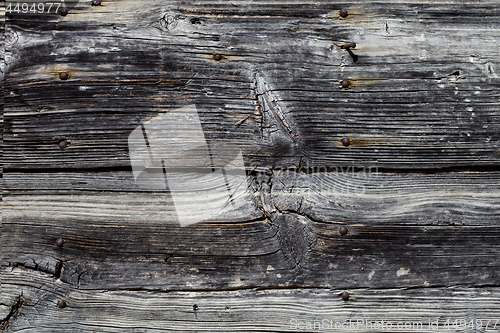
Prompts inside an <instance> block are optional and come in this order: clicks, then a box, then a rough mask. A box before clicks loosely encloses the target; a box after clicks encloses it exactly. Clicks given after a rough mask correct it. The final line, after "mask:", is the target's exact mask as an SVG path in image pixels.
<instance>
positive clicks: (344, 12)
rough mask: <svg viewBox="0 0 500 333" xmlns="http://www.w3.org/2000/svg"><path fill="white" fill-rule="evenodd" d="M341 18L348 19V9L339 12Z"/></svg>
mask: <svg viewBox="0 0 500 333" xmlns="http://www.w3.org/2000/svg"><path fill="white" fill-rule="evenodd" d="M339 14H340V17H343V18H346V17H347V15H349V13H348V12H347V9H344V8H342V9H341V10H340V12H339Z"/></svg>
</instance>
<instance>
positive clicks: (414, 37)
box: [4, 1, 500, 169]
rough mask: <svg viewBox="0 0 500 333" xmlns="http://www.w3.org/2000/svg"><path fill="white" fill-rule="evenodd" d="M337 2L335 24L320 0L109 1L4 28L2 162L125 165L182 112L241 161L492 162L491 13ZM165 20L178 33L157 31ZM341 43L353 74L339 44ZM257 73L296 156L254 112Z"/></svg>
mask: <svg viewBox="0 0 500 333" xmlns="http://www.w3.org/2000/svg"><path fill="white" fill-rule="evenodd" d="M344 6H345V7H346V8H349V10H350V12H351V15H349V16H348V17H347V18H346V19H341V18H340V17H339V16H338V10H339V9H340V6H338V5H334V4H331V3H328V2H318V3H316V2H315V4H314V5H313V6H310V5H309V6H308V5H307V4H306V3H304V4H299V3H294V4H289V5H285V6H283V5H282V4H278V3H261V4H259V5H258V6H255V5H251V4H250V3H247V2H242V3H234V5H233V4H231V3H230V2H228V1H225V2H216V3H212V2H210V5H209V6H208V7H207V4H206V3H204V2H200V3H197V4H189V5H187V4H184V3H182V2H175V1H174V2H172V3H171V4H170V5H169V6H168V7H169V9H167V8H165V6H164V5H162V4H160V3H155V2H148V3H147V4H145V5H144V6H143V7H144V8H143V9H138V8H137V5H136V3H135V2H133V1H106V2H105V3H104V4H103V5H102V6H99V7H90V6H87V2H81V4H79V6H78V7H77V8H75V9H74V10H72V13H71V14H70V15H68V16H66V17H60V18H59V17H56V18H53V19H51V20H49V21H47V22H31V21H28V20H22V19H15V20H14V19H13V20H12V21H9V24H8V25H7V33H8V34H9V35H10V36H13V37H12V38H11V39H10V43H8V44H7V54H8V57H7V68H8V72H9V74H8V77H7V81H6V84H7V85H6V87H7V88H6V89H7V92H8V94H7V96H6V118H5V135H4V140H5V141H6V142H7V143H8V145H7V148H6V149H7V150H6V152H5V166H6V168H8V169H19V168H54V167H56V168H95V167H126V166H129V165H130V163H129V160H128V147H127V137H128V134H130V132H131V131H132V130H133V129H134V128H136V127H137V126H138V125H140V122H141V120H144V119H147V118H148V117H152V116H155V115H158V114H161V113H163V112H168V111H172V110H175V108H178V107H180V106H183V105H186V104H193V103H194V104H195V105H196V106H197V108H198V110H199V113H200V117H201V119H202V124H203V127H204V131H205V135H206V137H207V138H208V139H210V140H214V141H218V142H226V141H227V142H231V143H236V144H238V145H239V146H240V147H242V149H243V153H244V155H245V157H246V159H247V164H249V165H258V166H275V165H280V166H289V165H293V164H296V163H298V162H299V160H300V159H301V158H302V159H307V160H308V161H309V163H310V164H314V165H325V164H328V165H331V164H336V165H344V166H345V165H351V164H353V163H354V162H356V163H361V164H364V165H376V166H379V167H386V168H394V169H400V168H425V169H429V168H442V167H449V166H469V167H470V166H498V164H499V158H500V151H499V133H500V128H499V119H498V112H497V111H498V106H497V105H498V98H499V94H498V91H499V89H498V84H499V80H498V72H499V70H500V69H499V68H500V67H499V66H500V64H499V58H500V57H499V53H498V50H499V48H498V47H495V46H496V45H497V43H498V40H499V38H498V37H499V31H500V30H499V29H498V16H499V13H500V12H499V10H498V8H497V7H496V6H495V5H494V3H492V2H482V3H481V4H475V3H467V4H465V3H464V4H463V5H461V6H459V7H458V8H455V7H454V6H451V5H450V4H447V3H445V4H440V3H437V2H427V3H419V4H417V3H415V4H411V3H405V2H402V3H395V4H393V5H391V6H387V5H386V4H385V3H373V4H371V3H364V2H359V3H345V4H344ZM304 7H306V8H308V9H307V10H304ZM172 8H176V9H175V10H173V9H172ZM461 11H464V13H465V12H466V13H467V15H465V14H463V15H462V14H460V13H461ZM110 13H113V15H110ZM470 13H472V14H470ZM163 14H166V15H167V16H168V15H170V16H171V17H173V18H175V20H176V22H177V23H176V25H175V27H173V26H171V27H170V29H168V31H167V30H165V27H163V28H162V24H161V22H162V21H161V20H160V19H159V17H163V16H162V15H163ZM96 36H98V37H96ZM464 36H467V37H464ZM351 41H355V42H356V43H357V47H356V49H354V50H353V51H354V52H355V53H356V54H357V55H358V56H359V61H358V62H356V63H354V62H353V61H352V59H351V57H350V56H349V55H348V53H347V52H346V51H345V50H342V49H341V48H340V46H341V45H343V43H346V42H351ZM216 53H221V54H223V55H224V58H223V59H222V60H221V61H215V60H214V59H213V55H214V54H216ZM63 70H64V71H67V72H69V73H70V75H71V76H70V79H69V80H68V81H64V82H62V81H60V80H59V79H58V78H57V74H58V72H60V71H63ZM257 73H260V74H261V75H262V77H263V78H265V81H266V84H267V86H268V89H269V90H270V91H272V94H273V96H274V98H275V100H276V102H277V103H278V104H279V108H280V109H281V110H282V113H283V115H284V117H285V119H286V123H287V124H289V127H290V130H291V131H293V133H294V134H295V136H296V137H300V141H299V142H298V147H296V146H295V145H294V144H293V142H292V140H290V139H289V135H287V134H286V132H287V130H284V129H283V128H282V127H280V126H279V124H278V123H277V121H276V119H273V117H269V114H268V113H269V112H266V108H265V106H264V105H261V104H262V101H259V98H258V96H257V91H256V79H255V76H256V75H257ZM343 79H348V80H350V81H351V83H352V86H351V87H350V88H349V89H341V88H340V81H342V80H343ZM263 110H264V112H263ZM344 136H348V137H350V138H351V146H350V147H348V148H346V147H343V146H342V145H341V143H340V140H341V139H342V138H343V137H344ZM60 138H66V139H68V140H69V143H70V147H69V148H68V149H67V150H66V151H64V152H59V151H58V148H57V141H58V140H59V139H60Z"/></svg>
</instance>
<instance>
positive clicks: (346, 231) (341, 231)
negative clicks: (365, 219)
mask: <svg viewBox="0 0 500 333" xmlns="http://www.w3.org/2000/svg"><path fill="white" fill-rule="evenodd" d="M348 233H349V229H347V227H344V226H342V227H340V228H339V234H341V235H342V236H345V235H347V234H348Z"/></svg>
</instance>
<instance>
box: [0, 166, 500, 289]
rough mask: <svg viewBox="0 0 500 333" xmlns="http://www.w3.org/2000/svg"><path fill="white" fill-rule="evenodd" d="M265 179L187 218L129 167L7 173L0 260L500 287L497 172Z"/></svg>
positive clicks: (134, 273)
mask: <svg viewBox="0 0 500 333" xmlns="http://www.w3.org/2000/svg"><path fill="white" fill-rule="evenodd" d="M256 177H262V179H260V180H255V183H254V184H253V185H252V184H251V183H249V189H248V191H249V192H250V193H249V195H248V197H246V198H245V197H244V196H241V197H239V198H238V199H237V200H236V204H237V207H240V206H241V207H246V208H245V209H241V210H238V212H237V215H228V216H221V217H220V218H219V219H216V220H214V221H212V222H206V223H201V224H195V225H190V226H187V227H180V226H179V224H178V222H177V219H176V209H177V210H179V209H183V208H182V207H180V206H176V207H174V205H173V203H172V201H171V199H170V198H169V197H168V194H167V193H162V192H155V191H151V190H143V189H137V188H134V183H133V177H132V175H131V174H130V173H125V172H123V173H62V174H57V173H34V174H33V173H28V174H22V173H7V174H6V175H5V184H6V191H7V192H6V193H7V195H6V196H5V198H4V203H5V204H4V212H3V214H4V218H5V220H4V225H3V229H4V230H3V234H4V237H5V238H4V239H5V240H6V243H4V244H3V249H4V251H2V252H3V253H4V259H3V261H2V263H3V267H13V266H16V265H22V266H24V267H31V268H35V269H36V268H39V269H42V270H43V271H46V272H48V273H50V274H53V275H55V276H60V277H61V279H62V280H63V281H65V282H68V283H72V284H76V285H79V286H80V288H102V289H106V288H113V287H120V288H134V286H138V285H140V286H143V287H145V288H154V289H162V290H197V289H221V288H222V289H227V288H235V287H265V286H268V287H269V286H283V287H284V286H303V287H328V288H333V287H335V286H336V285H338V284H345V283H346V282H345V281H349V284H348V285H349V287H352V288H366V287H374V288H375V287H376V288H382V287H383V288H390V287H415V286H425V285H456V284H459V285H475V286H481V285H496V284H497V281H498V278H499V274H500V270H499V268H500V266H499V265H500V263H499V262H498V260H497V259H498V256H499V253H500V247H499V246H500V244H499V242H498V236H499V234H500V228H499V224H498V222H499V220H498V217H499V216H500V214H499V211H500V201H499V200H500V199H499V198H500V195H499V194H500V193H499V191H500V189H499V188H498V186H497V185H496V184H498V183H499V178H500V174H499V173H494V172H489V173H484V172H472V173H471V172H458V173H446V174H444V173H437V174H426V175H424V174H402V173H398V174H384V173H378V174H371V175H360V174H359V173H352V172H348V173H342V172H338V173H314V174H307V173H302V174H301V173H282V174H280V173H279V172H278V171H275V172H274V173H273V174H272V177H269V176H268V175H266V174H264V173H262V174H259V175H256ZM304 185H307V187H305V186H304ZM360 189H363V191H360ZM103 191H104V192H103ZM206 198H207V199H206V202H205V205H200V206H199V208H198V210H200V211H204V210H205V209H210V208H211V207H212V200H211V199H210V198H211V196H210V195H209V193H208V194H207V197H206ZM193 200H195V199H194V198H193ZM245 202H246V203H245ZM206 207H208V208H206ZM342 225H344V226H347V227H348V228H349V234H348V235H346V236H341V235H339V231H338V230H339V226H342ZM59 237H62V238H63V239H65V240H66V244H65V245H64V248H57V247H56V246H55V245H54V244H55V240H56V239H57V238H59ZM58 265H62V269H59V268H58ZM41 267H43V268H41ZM58 270H59V272H58Z"/></svg>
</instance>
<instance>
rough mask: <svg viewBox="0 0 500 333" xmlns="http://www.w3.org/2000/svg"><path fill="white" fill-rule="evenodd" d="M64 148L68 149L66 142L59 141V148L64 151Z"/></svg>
mask: <svg viewBox="0 0 500 333" xmlns="http://www.w3.org/2000/svg"><path fill="white" fill-rule="evenodd" d="M66 147H68V143H67V142H66V140H61V141H59V148H61V149H65V148H66Z"/></svg>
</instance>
